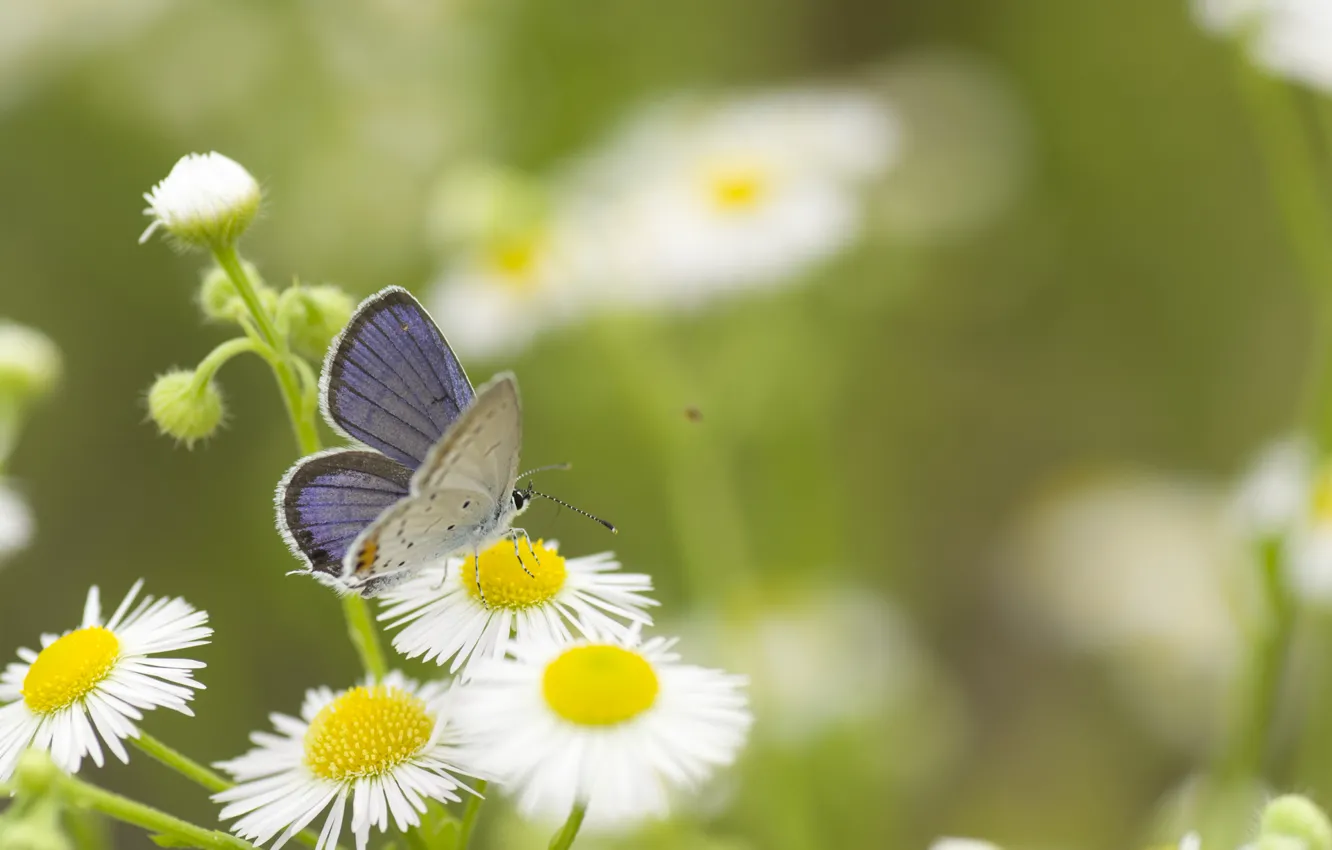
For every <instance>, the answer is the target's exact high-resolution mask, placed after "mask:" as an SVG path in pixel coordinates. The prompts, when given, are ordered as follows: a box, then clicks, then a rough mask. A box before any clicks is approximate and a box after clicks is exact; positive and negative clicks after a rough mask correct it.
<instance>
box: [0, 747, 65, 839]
mask: <svg viewBox="0 0 1332 850" xmlns="http://www.w3.org/2000/svg"><path fill="white" fill-rule="evenodd" d="M60 775H61V773H60V768H59V767H57V766H56V763H55V760H54V759H52V758H51V754H50V753H48V752H46V750H39V749H37V748H36V747H32V748H29V749H27V750H24V751H23V755H21V756H19V760H18V764H17V765H15V767H14V786H15V787H16V788H19V789H20V790H21V791H22V792H23V793H24V795H26V796H29V797H40V796H43V795H45V794H49V793H50V792H51V788H52V786H53V785H54V784H55V782H56V780H57V779H59V778H60ZM0 846H3V845H0Z"/></svg>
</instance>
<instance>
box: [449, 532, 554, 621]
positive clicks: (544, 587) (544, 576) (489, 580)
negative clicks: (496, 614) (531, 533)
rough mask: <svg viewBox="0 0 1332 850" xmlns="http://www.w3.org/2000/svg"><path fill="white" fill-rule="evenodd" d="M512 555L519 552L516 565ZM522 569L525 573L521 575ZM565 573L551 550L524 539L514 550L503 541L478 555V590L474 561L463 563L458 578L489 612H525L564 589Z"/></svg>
mask: <svg viewBox="0 0 1332 850" xmlns="http://www.w3.org/2000/svg"><path fill="white" fill-rule="evenodd" d="M515 552H521V553H522V556H523V560H522V563H519V561H518V556H517V554H515ZM524 566H526V567H527V570H528V572H530V573H531V575H528V574H527V572H523V567H524ZM568 575H569V571H568V570H567V569H565V567H564V559H563V558H561V557H560V553H559V552H556V551H555V550H554V549H547V548H546V545H545V543H544V541H541V540H538V541H536V544H535V545H534V544H532V543H531V541H528V540H526V539H524V540H523V541H522V542H521V543H519V544H518V548H517V549H516V550H515V548H514V545H513V541H512V540H510V539H507V538H506V539H504V540H501V541H500V542H498V543H496V544H495V545H494V546H491V547H490V548H489V549H487V550H486V551H484V552H482V553H481V590H480V591H479V592H478V591H477V587H476V559H475V558H468V559H467V560H466V561H464V562H463V566H462V569H461V570H460V571H459V578H460V580H461V581H462V583H463V587H464V588H466V589H467V592H468V593H470V594H471V595H472V598H473V599H475V600H477V601H478V602H479V601H481V596H482V594H484V595H485V602H486V604H487V605H489V606H490V607H492V608H529V607H531V606H533V605H540V604H542V603H544V602H548V601H550V600H551V599H553V598H554V597H555V594H557V593H559V592H560V588H562V587H564V580H565V579H566V578H567V577H568Z"/></svg>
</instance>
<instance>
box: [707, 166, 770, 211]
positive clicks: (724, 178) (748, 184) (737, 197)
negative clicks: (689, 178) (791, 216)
mask: <svg viewBox="0 0 1332 850" xmlns="http://www.w3.org/2000/svg"><path fill="white" fill-rule="evenodd" d="M705 187H706V191H707V194H708V197H709V198H710V199H711V201H712V203H713V205H714V206H716V207H717V208H718V209H720V210H721V211H723V212H728V213H743V212H750V211H751V210H753V209H754V208H755V207H757V206H758V205H759V204H761V203H762V202H763V200H764V198H765V197H766V196H767V194H768V191H769V190H770V189H771V188H772V181H771V179H770V178H769V175H768V174H767V173H766V172H765V171H764V170H763V169H762V168H758V167H756V166H753V165H730V166H726V167H722V168H714V169H712V170H710V171H709V172H708V173H707V177H706V179H705Z"/></svg>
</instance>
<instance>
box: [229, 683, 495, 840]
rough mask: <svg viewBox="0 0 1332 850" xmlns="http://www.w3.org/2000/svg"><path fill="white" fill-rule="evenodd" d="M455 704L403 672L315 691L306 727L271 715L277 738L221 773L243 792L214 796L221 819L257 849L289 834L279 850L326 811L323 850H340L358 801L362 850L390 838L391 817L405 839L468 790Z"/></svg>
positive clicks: (444, 688) (258, 736) (304, 716)
mask: <svg viewBox="0 0 1332 850" xmlns="http://www.w3.org/2000/svg"><path fill="white" fill-rule="evenodd" d="M450 702H451V699H450V697H449V694H448V685H447V684H445V683H442V682H430V683H427V684H424V685H421V684H418V683H416V682H414V681H412V680H411V679H407V678H405V677H404V676H403V675H402V674H401V673H398V672H396V671H395V672H391V673H389V674H388V675H387V676H385V677H384V679H383V681H381V682H379V683H378V684H376V683H374V682H367V683H366V684H365V685H362V686H360V687H355V688H351V689H349V690H345V691H341V692H339V693H334V692H333V691H332V690H330V689H329V688H318V689H315V690H311V691H307V692H306V695H305V703H304V705H302V706H301V716H300V718H299V719H298V718H295V717H289V716H287V715H285V714H274V715H272V717H271V720H272V721H273V727H274V728H275V729H276V730H277V734H273V733H270V732H256V733H254V734H253V735H251V736H250V739H251V740H252V741H253V742H254V743H255V744H256V745H257V746H256V747H255V749H252V750H250V751H249V752H248V753H246V754H245V755H243V756H241V757H239V758H236V759H232V760H231V761H224V762H220V763H218V764H217V765H215V767H217V768H218V769H220V770H224V771H226V772H227V773H229V774H231V776H232V778H233V779H234V780H235V781H236V782H237V783H239V784H238V785H236V787H234V788H231V789H228V790H226V791H223V792H221V793H219V794H216V795H214V797H213V799H214V800H216V801H217V802H219V803H226V804H227V805H226V807H225V808H223V810H222V814H221V818H222V820H231V819H232V818H239V820H237V821H236V823H235V824H233V825H232V827H231V829H232V831H233V832H235V833H236V834H237V835H239V836H240V837H242V838H244V839H246V840H248V841H251V842H253V843H255V844H266V843H267V842H268V841H269V840H270V839H272V838H273V837H274V836H278V834H279V833H281V835H280V836H279V837H278V838H277V840H276V841H275V842H274V843H273V848H274V850H276V848H278V847H281V846H282V845H284V844H286V843H287V841H288V840H289V839H290V838H291V837H292V836H293V835H295V834H296V833H298V832H300V831H301V830H303V829H305V827H306V825H308V824H309V823H310V822H311V821H313V820H314V819H315V818H317V817H319V815H320V814H322V813H323V812H324V811H325V810H326V809H328V810H329V812H328V817H327V818H325V820H324V825H323V828H322V829H321V830H320V832H319V844H318V850H322V848H325V847H333V846H335V845H336V844H337V842H338V836H339V835H340V834H341V832H342V821H343V818H344V816H345V815H346V813H347V803H348V802H349V801H350V802H351V828H352V833H353V834H354V835H355V836H356V847H357V848H358V850H365V846H366V844H367V843H368V842H369V840H370V828H371V827H373V826H377V827H378V828H379V831H380V832H386V831H387V830H388V823H389V818H390V816H392V819H393V822H394V824H395V825H396V826H397V828H398V830H399V831H402V832H406V831H407V830H408V829H410V828H411V827H414V826H418V825H420V823H421V818H420V814H421V813H422V812H424V811H425V810H426V804H427V802H428V801H430V800H439V801H441V802H442V801H449V802H457V801H458V800H459V796H458V793H457V792H458V789H460V788H463V789H466V788H467V786H465V785H463V784H462V782H461V781H460V780H459V779H458V776H459V774H461V773H463V772H464V771H463V769H462V768H460V767H459V766H458V762H457V751H456V748H455V747H454V746H453V743H452V736H451V731H452V730H451V729H450V728H449V726H448V721H449V705H450ZM469 790H470V789H469ZM330 806H331V808H330Z"/></svg>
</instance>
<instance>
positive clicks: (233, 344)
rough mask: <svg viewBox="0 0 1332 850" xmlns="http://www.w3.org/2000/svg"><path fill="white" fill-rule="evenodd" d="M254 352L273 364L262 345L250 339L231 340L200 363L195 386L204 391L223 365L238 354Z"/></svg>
mask: <svg viewBox="0 0 1332 850" xmlns="http://www.w3.org/2000/svg"><path fill="white" fill-rule="evenodd" d="M246 352H254V353H255V354H258V355H259V356H261V357H263V358H264V359H266V360H269V362H270V363H271V362H272V360H271V359H270V357H269V352H266V351H264V350H262V349H261V348H260V343H257V342H255V341H254V340H252V339H250V338H249V337H238V338H236V339H229V340H227V341H226V342H224V343H222V344H221V345H219V346H218V347H217V348H214V349H213V350H212V351H210V352H208V356H207V357H205V358H204V359H202V360H200V361H199V365H198V366H196V367H195V369H194V383H195V386H196V387H197V388H198V389H200V390H202V389H203V387H204V385H205V384H207V383H208V382H209V381H211V380H212V379H213V376H214V375H216V374H217V370H218V369H221V368H222V366H223V364H225V363H226V362H227V361H228V360H230V359H231V358H233V357H235V356H236V355H238V354H245V353H246Z"/></svg>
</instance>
